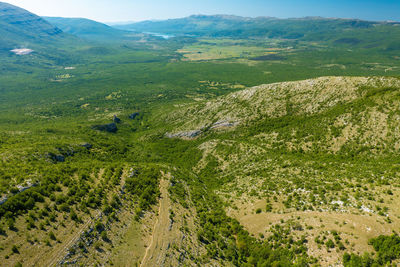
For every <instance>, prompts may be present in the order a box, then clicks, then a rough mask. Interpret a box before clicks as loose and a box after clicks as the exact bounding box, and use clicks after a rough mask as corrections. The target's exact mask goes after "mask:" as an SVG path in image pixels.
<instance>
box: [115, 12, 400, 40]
mask: <svg viewBox="0 0 400 267" xmlns="http://www.w3.org/2000/svg"><path fill="white" fill-rule="evenodd" d="M393 25H400V23H397V22H374V21H363V20H357V19H338V18H321V17H305V18H293V19H278V18H273V17H257V18H249V17H239V16H232V15H212V16H206V15H193V16H190V17H186V18H179V19H169V20H163V21H143V22H137V23H132V24H124V25H114V27H116V28H119V29H123V30H133V31H139V32H157V33H163V34H174V35H193V36H212V37H256V36H262V37H268V38H286V39H299V38H303V39H312V38H315V35H316V34H325V35H326V34H327V33H331V34H336V33H338V32H343V31H348V30H354V29H369V28H373V27H375V26H393ZM319 37H320V36H318V37H317V38H319Z"/></svg>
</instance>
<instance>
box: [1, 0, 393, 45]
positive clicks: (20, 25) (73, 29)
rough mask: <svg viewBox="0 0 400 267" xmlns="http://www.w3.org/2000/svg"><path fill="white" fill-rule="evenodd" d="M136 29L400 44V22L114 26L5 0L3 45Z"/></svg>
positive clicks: (222, 20)
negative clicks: (47, 14)
mask: <svg viewBox="0 0 400 267" xmlns="http://www.w3.org/2000/svg"><path fill="white" fill-rule="evenodd" d="M133 32H140V33H150V32H151V33H158V34H170V35H174V36H193V37H224V38H225V37H228V38H279V39H290V40H304V41H316V42H321V41H327V42H330V43H334V44H336V45H348V46H359V47H365V48H375V47H378V46H379V47H381V48H383V49H391V50H399V49H400V45H399V37H397V36H400V23H399V22H374V21H363V20H357V19H337V18H321V17H305V18H293V19H278V18H273V17H257V18H248V17H240V16H233V15H212V16H206V15H193V16H190V17H186V18H179V19H169V20H163V21H143V22H137V23H131V24H124V25H114V26H112V27H111V26H108V25H106V24H103V23H100V22H96V21H93V20H89V19H84V18H58V17H44V18H41V17H39V16H37V15H35V14H32V13H30V12H29V11H27V10H24V9H22V8H19V7H16V6H13V5H10V4H7V3H4V2H0V51H2V50H3V51H10V50H12V49H15V48H27V47H28V46H29V48H32V47H34V46H49V45H57V43H58V42H60V41H61V42H63V45H64V44H66V43H70V44H74V43H75V42H76V40H78V39H80V40H81V42H85V41H87V40H90V41H100V42H103V43H104V42H116V41H124V40H132V38H131V37H132V36H134V35H135V33H133Z"/></svg>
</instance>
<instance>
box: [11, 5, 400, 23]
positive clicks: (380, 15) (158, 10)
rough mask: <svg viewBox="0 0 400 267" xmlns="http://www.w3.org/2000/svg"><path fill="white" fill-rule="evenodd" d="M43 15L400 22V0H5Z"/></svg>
mask: <svg viewBox="0 0 400 267" xmlns="http://www.w3.org/2000/svg"><path fill="white" fill-rule="evenodd" d="M5 1H6V2H9V3H11V4H14V5H17V6H20V7H23V8H25V9H28V10H29V11H31V12H34V13H36V14H38V15H42V16H63V17H85V18H90V19H94V20H97V21H103V22H113V21H140V20H147V19H167V18H178V17H185V16H188V15H191V14H207V15H209V14H233V15H241V16H251V17H255V16H272V17H279V18H288V17H304V16H323V17H340V18H360V19H367V20H396V21H400V0H141V1H139V0H8V1H7V0H5Z"/></svg>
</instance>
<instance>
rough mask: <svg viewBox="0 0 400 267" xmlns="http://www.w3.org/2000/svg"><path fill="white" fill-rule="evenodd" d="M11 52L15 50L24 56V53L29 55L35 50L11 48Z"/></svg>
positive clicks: (15, 52) (17, 53)
mask: <svg viewBox="0 0 400 267" xmlns="http://www.w3.org/2000/svg"><path fill="white" fill-rule="evenodd" d="M11 52H13V53H14V54H16V55H20V56H23V55H29V54H30V53H32V52H33V50H32V49H29V48H18V49H13V50H11Z"/></svg>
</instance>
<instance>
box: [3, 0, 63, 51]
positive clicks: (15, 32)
mask: <svg viewBox="0 0 400 267" xmlns="http://www.w3.org/2000/svg"><path fill="white" fill-rule="evenodd" d="M0 36H1V37H0V49H1V50H10V49H13V48H20V47H28V46H30V45H39V44H45V43H47V42H54V41H57V40H59V39H60V38H65V37H66V36H65V35H64V34H63V32H62V30H60V29H59V28H57V27H55V26H53V25H51V24H50V23H49V22H47V21H46V20H44V19H42V18H41V17H39V16H36V15H35V14H32V13H30V12H28V11H26V10H24V9H22V8H19V7H16V6H13V5H10V4H7V3H3V2H0Z"/></svg>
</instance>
